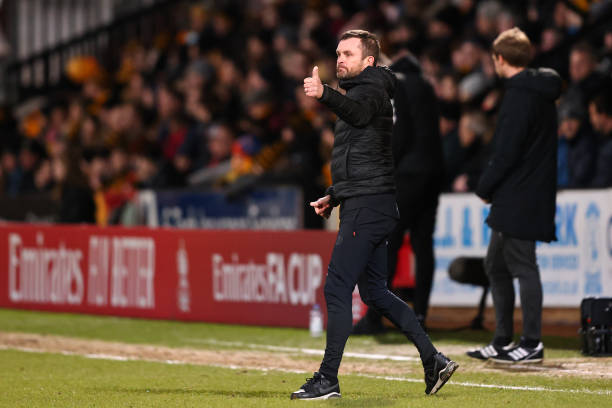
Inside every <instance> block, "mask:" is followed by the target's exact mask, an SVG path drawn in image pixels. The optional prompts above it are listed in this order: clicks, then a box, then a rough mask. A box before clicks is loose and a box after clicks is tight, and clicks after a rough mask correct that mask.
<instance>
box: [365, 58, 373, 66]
mask: <svg viewBox="0 0 612 408" xmlns="http://www.w3.org/2000/svg"><path fill="white" fill-rule="evenodd" d="M366 61H368V65H369V66H371V67H373V66H374V57H373V56H371V55H369V56H367V57H366Z"/></svg>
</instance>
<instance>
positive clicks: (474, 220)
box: [431, 190, 612, 307]
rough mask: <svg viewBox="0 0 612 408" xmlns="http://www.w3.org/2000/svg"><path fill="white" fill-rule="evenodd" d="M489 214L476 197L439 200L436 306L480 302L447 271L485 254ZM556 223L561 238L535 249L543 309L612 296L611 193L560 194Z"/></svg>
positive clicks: (476, 293) (447, 196) (472, 288)
mask: <svg viewBox="0 0 612 408" xmlns="http://www.w3.org/2000/svg"><path fill="white" fill-rule="evenodd" d="M488 212H489V206H488V205H485V204H484V203H483V202H482V201H481V200H480V199H479V198H478V197H476V196H475V195H474V194H443V195H442V196H441V197H440V205H439V206H438V217H437V222H436V231H435V235H434V243H435V254H436V273H435V278H434V286H433V291H432V297H431V304H432V305H434V306H473V305H475V304H476V303H477V302H478V300H479V299H480V296H481V294H482V289H481V288H479V287H475V286H471V285H465V284H458V283H455V282H453V281H452V280H451V279H450V278H449V275H448V272H447V271H448V266H449V264H450V263H451V262H452V260H453V259H455V258H457V257H460V256H474V257H484V256H485V254H486V250H487V245H488V243H489V238H490V232H491V230H490V228H489V227H488V226H487V225H486V223H485V219H486V218H487V214H488ZM555 224H556V234H557V239H558V240H557V241H555V242H552V243H550V244H545V243H538V246H537V261H538V265H539V267H540V274H541V277H542V286H543V291H544V306H551V307H576V306H578V305H579V304H580V301H581V300H582V299H583V298H584V297H588V296H612V190H588V191H563V192H559V193H558V194H557V212H556V216H555ZM515 284H516V282H515ZM517 293H518V292H517ZM518 298H519V297H518V296H517V302H518Z"/></svg>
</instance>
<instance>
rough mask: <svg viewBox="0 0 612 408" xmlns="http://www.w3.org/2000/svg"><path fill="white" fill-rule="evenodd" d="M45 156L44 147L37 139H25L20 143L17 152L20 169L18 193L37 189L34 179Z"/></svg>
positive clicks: (31, 191)
mask: <svg viewBox="0 0 612 408" xmlns="http://www.w3.org/2000/svg"><path fill="white" fill-rule="evenodd" d="M46 157H47V153H46V151H45V148H44V146H43V145H42V144H41V143H40V142H39V141H38V140H36V139H31V140H27V141H25V143H24V144H23V145H22V147H21V150H20V152H19V167H20V169H21V180H20V183H19V192H20V193H33V192H36V191H37V190H38V189H37V186H36V180H35V179H36V172H37V171H38V169H39V167H40V165H41V164H42V163H43V161H44V159H45V158H46Z"/></svg>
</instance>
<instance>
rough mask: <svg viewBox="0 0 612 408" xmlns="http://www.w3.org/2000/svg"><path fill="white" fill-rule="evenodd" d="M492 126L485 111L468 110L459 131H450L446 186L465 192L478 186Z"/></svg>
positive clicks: (463, 115) (461, 120)
mask: <svg viewBox="0 0 612 408" xmlns="http://www.w3.org/2000/svg"><path fill="white" fill-rule="evenodd" d="M491 133H492V129H491V127H490V125H489V123H488V121H487V118H486V117H485V115H484V114H483V113H482V112H480V111H478V110H474V109H472V110H468V111H466V112H464V113H463V114H462V115H461V118H460V119H459V125H458V127H457V131H456V132H451V133H449V134H448V135H447V139H448V140H446V141H445V150H444V151H445V159H446V165H447V175H446V189H447V190H450V191H453V192H459V193H465V192H467V191H473V190H474V189H475V188H476V185H477V183H478V179H479V177H480V174H481V172H482V170H483V167H484V165H485V162H486V157H487V154H488V145H489V142H490V140H491V136H492V134H491Z"/></svg>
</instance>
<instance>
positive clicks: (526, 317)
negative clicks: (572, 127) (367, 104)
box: [468, 27, 561, 363]
mask: <svg viewBox="0 0 612 408" xmlns="http://www.w3.org/2000/svg"><path fill="white" fill-rule="evenodd" d="M530 55H531V43H530V41H529V39H528V38H527V36H526V35H525V33H523V32H522V31H521V30H519V29H518V28H516V27H515V28H513V29H510V30H506V31H504V32H503V33H501V34H500V35H499V36H498V37H497V39H496V40H495V42H494V43H493V61H494V63H495V70H496V72H497V74H498V75H499V76H500V77H502V78H504V79H505V89H506V92H505V95H504V97H503V100H502V103H501V106H500V109H499V115H498V119H497V128H496V129H495V136H494V139H493V152H492V155H491V159H490V160H489V162H488V164H487V166H486V168H485V170H484V173H483V175H482V177H481V178H480V182H479V184H478V188H477V189H476V194H477V195H478V196H479V197H480V198H482V199H483V200H484V201H485V202H490V203H491V212H490V213H489V216H488V218H487V224H488V225H489V226H490V227H491V229H492V231H491V241H490V242H489V248H488V251H487V256H486V258H485V270H486V272H487V275H488V276H489V281H490V282H491V294H492V296H493V305H494V306H495V321H496V327H495V335H494V338H493V341H492V343H491V344H490V345H488V346H486V347H483V348H482V349H477V350H472V351H469V352H468V355H469V356H470V357H474V358H478V359H482V360H486V359H488V358H491V359H492V360H494V361H496V362H500V363H537V362H541V361H542V359H543V357H544V346H543V344H542V342H541V341H540V338H541V331H542V283H541V280H540V271H539V269H538V265H537V263H536V241H545V242H550V241H552V240H555V222H554V220H555V205H556V204H555V202H556V194H557V189H556V182H557V110H556V105H555V100H556V99H557V98H558V97H559V95H560V93H561V78H560V77H559V75H558V74H557V73H556V72H555V71H553V70H551V69H542V68H541V69H538V70H535V69H527V68H526V66H527V64H528V62H529V58H530ZM514 278H517V279H518V281H519V286H520V298H521V308H522V311H523V333H522V337H521V340H520V344H519V345H518V346H516V347H514V346H513V344H512V340H513V336H514V319H513V313H514V299H515V294H514V286H513V283H512V281H513V279H514Z"/></svg>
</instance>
